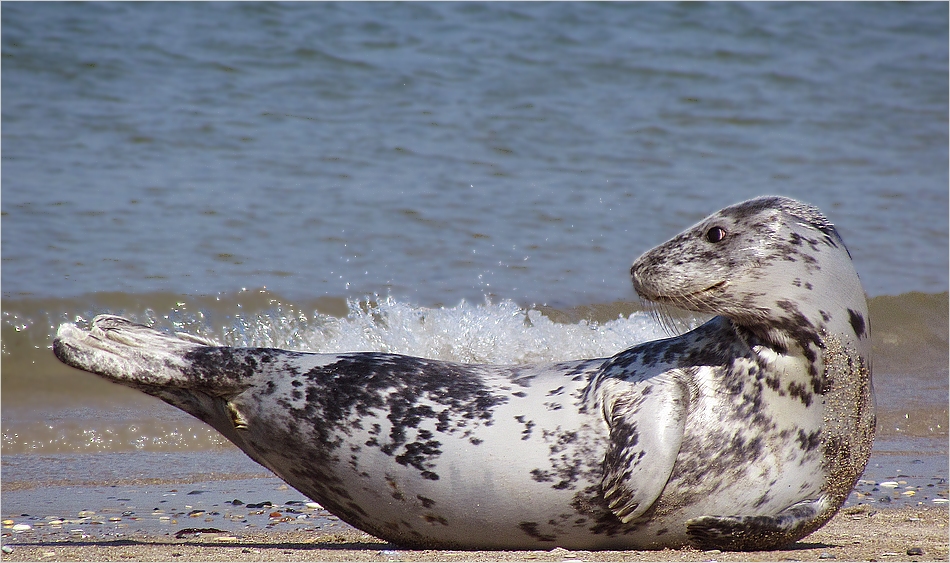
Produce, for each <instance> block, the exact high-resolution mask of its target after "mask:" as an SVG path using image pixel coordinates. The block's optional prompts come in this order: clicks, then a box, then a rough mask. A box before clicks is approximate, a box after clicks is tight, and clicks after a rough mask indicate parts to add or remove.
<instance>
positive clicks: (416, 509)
mask: <svg viewBox="0 0 950 563" xmlns="http://www.w3.org/2000/svg"><path fill="white" fill-rule="evenodd" d="M631 275H632V278H633V283H634V288H635V289H636V291H637V292H638V293H639V294H640V295H641V296H642V297H644V298H646V299H650V300H653V301H656V302H659V303H662V304H670V305H675V306H678V307H682V308H686V309H689V310H693V311H699V312H704V313H712V314H715V315H716V316H715V317H714V318H713V319H712V320H710V321H709V322H707V323H705V324H704V325H702V326H700V327H698V328H697V329H695V330H693V331H690V332H688V333H686V334H684V335H681V336H678V337H674V338H669V339H665V340H660V341H655V342H648V343H644V344H640V345H638V346H634V347H633V348H630V349H629V350H625V351H623V352H620V353H619V354H617V355H615V356H613V357H611V358H601V359H591V360H576V361H570V362H562V363H558V364H549V365H529V366H490V365H464V364H457V363H452V362H442V361H435V360H428V359H424V358H414V357H408V356H400V355H395V354H381V353H342V354H306V353H302V352H292V351H285V350H277V349H272V348H228V347H222V346H218V345H215V344H214V343H212V342H208V341H205V340H202V339H199V338H196V337H192V336H188V335H182V334H178V335H169V334H165V333H162V332H159V331H156V330H152V329H150V328H148V327H145V326H142V325H138V324H134V323H132V322H130V321H127V320H125V319H122V318H119V317H114V316H109V315H101V316H99V317H97V318H96V319H95V320H94V321H93V323H92V327H91V329H90V330H89V331H84V330H81V329H79V328H77V327H75V326H73V325H71V324H66V325H63V326H61V327H60V330H59V333H58V336H57V338H56V340H55V341H54V345H53V350H54V352H55V353H56V355H57V357H59V358H60V359H61V360H62V361H64V362H65V363H67V364H69V365H71V366H74V367H77V368H79V369H83V370H86V371H90V372H93V373H97V374H99V375H101V376H103V377H105V378H107V379H110V380H112V381H115V382H117V383H120V384H123V385H127V386H130V387H133V388H136V389H139V390H141V391H144V392H145V393H148V394H150V395H154V396H156V397H159V398H161V399H162V400H164V401H166V402H168V403H170V404H172V405H174V406H176V407H178V408H181V409H182V410H185V411H186V412H189V413H190V414H192V415H194V416H196V417H198V418H200V419H201V420H203V421H205V422H207V423H208V424H210V425H211V426H213V427H214V428H216V429H217V430H218V431H220V432H221V433H222V434H223V435H224V436H226V437H227V438H228V439H229V440H231V441H232V442H234V443H235V444H236V445H237V446H238V447H239V448H241V449H242V450H243V451H244V452H246V453H247V454H248V455H249V456H250V457H251V458H253V459H254V460H256V461H258V462H259V463H261V464H262V465H264V466H265V467H267V468H269V469H271V470H272V471H273V472H274V473H275V474H277V475H278V476H279V477H280V478H281V479H283V480H285V481H286V482H287V483H288V484H290V485H292V486H293V487H295V488H296V489H297V490H299V491H300V492H302V493H304V494H306V495H307V496H309V497H310V498H312V499H314V500H316V501H317V502H319V503H321V504H322V505H323V506H325V507H326V508H327V509H328V510H330V511H331V512H333V513H334V514H336V515H337V516H339V517H340V518H341V519H343V520H344V521H346V522H348V523H350V524H352V525H353V526H355V527H357V528H360V529H362V530H365V531H367V532H370V533H372V534H373V535H376V536H378V537H381V538H384V539H386V540H389V541H391V542H393V543H395V544H398V545H402V546H411V547H416V548H442V549H550V548H552V547H554V546H560V547H564V548H568V549H658V548H663V547H679V546H684V545H692V546H697V547H701V548H719V549H741V550H757V549H774V548H778V547H781V546H783V545H786V544H788V543H790V542H793V541H795V540H797V539H799V538H801V537H803V536H805V535H807V534H809V533H811V532H812V531H814V530H815V529H817V528H818V527H820V526H821V525H822V524H824V523H825V522H827V521H828V519H830V518H831V517H832V516H834V514H835V512H836V511H837V510H838V508H839V507H840V506H841V504H842V503H843V502H844V500H845V499H846V498H847V496H848V493H849V492H850V490H851V489H852V487H853V486H854V483H855V481H856V480H857V478H858V477H859V476H860V475H861V473H862V471H863V469H864V467H865V464H866V463H867V459H868V455H869V454H870V450H871V442H872V438H873V432H874V400H873V392H872V387H871V372H870V370H871V362H870V338H869V320H868V314H867V304H866V300H865V295H864V291H863V289H862V287H861V283H860V281H859V280H858V277H857V274H856V273H855V270H854V267H853V265H852V263H851V258H850V255H849V253H848V251H847V249H846V248H845V245H844V243H843V241H842V240H841V237H840V236H839V235H838V233H837V231H836V230H835V228H834V226H833V225H832V224H831V223H830V222H829V221H828V220H827V218H825V216H824V215H822V214H821V212H820V211H819V210H818V209H816V208H814V207H811V206H808V205H805V204H802V203H799V202H797V201H794V200H791V199H787V198H781V197H763V198H757V199H754V200H749V201H746V202H743V203H740V204H737V205H734V206H731V207H727V208H725V209H723V210H721V211H719V212H718V213H716V214H713V215H712V216H710V217H708V218H707V219H705V220H703V221H702V222H700V223H698V224H697V225H695V226H694V227H692V228H690V229H688V230H687V231H684V232H683V233H682V234H680V235H678V236H677V237H675V238H674V239H672V240H671V241H669V242H667V243H664V244H663V245H660V246H659V247H657V248H655V249H653V250H651V251H649V252H647V253H646V254H644V255H643V256H641V257H640V258H639V259H638V260H637V261H636V262H635V263H634V266H633V268H632V269H631Z"/></svg>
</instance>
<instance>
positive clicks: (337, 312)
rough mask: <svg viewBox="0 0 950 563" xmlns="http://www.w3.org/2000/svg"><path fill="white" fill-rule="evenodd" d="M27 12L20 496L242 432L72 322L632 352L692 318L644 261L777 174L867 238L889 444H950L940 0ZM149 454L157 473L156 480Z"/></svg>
mask: <svg viewBox="0 0 950 563" xmlns="http://www.w3.org/2000/svg"><path fill="white" fill-rule="evenodd" d="M0 18H2V57H3V58H2V61H3V68H2V72H3V76H2V78H3V80H2V98H0V103H2V124H3V127H2V198H0V208H2V211H0V228H2V236H0V245H2V247H0V254H2V256H0V257H2V265H0V290H2V319H0V331H2V333H0V336H2V394H0V402H2V411H0V413H2V427H3V428H2V433H3V436H2V454H3V466H2V468H3V481H4V484H5V486H6V484H7V483H9V482H17V481H23V482H25V481H29V480H36V479H40V480H43V479H45V480H48V481H50V482H53V481H56V482H59V481H62V480H66V481H70V480H73V481H83V480H84V479H87V476H85V474H83V473H82V470H81V469H79V468H78V467H76V464H75V463H70V462H69V461H68V459H69V456H89V455H103V456H111V455H120V454H125V453H130V452H142V453H143V455H144V454H145V453H148V454H149V455H153V454H154V455H159V454H163V453H164V454H167V455H169V456H172V455H181V454H182V452H204V453H206V454H207V455H211V456H214V455H222V456H225V453H226V452H232V449H233V447H231V446H229V445H228V444H226V443H225V442H224V440H223V439H222V438H221V437H220V436H218V435H217V434H215V433H214V432H213V431H212V430H210V429H209V428H207V427H206V426H204V425H203V424H201V423H199V422H198V421H196V420H194V419H191V418H189V417H188V416H187V415H184V414H182V413H179V412H178V411H176V410H175V409H173V408H172V407H168V406H166V405H164V404H162V403H160V402H158V401H156V400H153V399H151V398H149V397H146V396H144V395H141V394H138V393H135V392H132V391H128V390H126V389H122V388H119V387H117V386H113V385H110V384H107V383H105V382H102V381H99V380H98V379H97V378H95V377H94V376H91V375H88V374H82V373H79V372H77V371H74V370H71V369H69V368H66V367H64V366H62V365H60V364H59V363H58V362H57V361H56V360H55V358H53V356H52V353H51V352H50V344H51V341H52V337H53V335H54V334H55V329H56V327H57V326H58V325H59V324H60V323H62V322H78V323H80V324H82V323H85V322H87V321H89V320H91V318H92V316H94V315H95V314H97V313H101V312H112V313H118V314H123V315H127V316H130V317H133V318H135V319H136V320H139V321H143V322H153V323H156V324H157V325H158V326H162V327H165V328H168V329H174V330H184V331H188V332H194V333H199V334H203V335H205V336H208V337H211V338H215V339H217V340H219V341H221V342H224V343H228V344H234V345H266V346H278V347H283V348H293V349H301V350H311V351H342V350H385V351H393V352H402V353H410V354H417V355H424V356H429V357H439V358H445V359H453V360H458V361H487V362H497V363H523V362H531V361H547V360H556V359H563V358H574V357H582V356H588V357H595V356H605V355H612V354H614V353H616V352H618V351H620V350H623V349H624V348H626V347H629V346H630V345H632V344H635V343H638V342H641V341H644V340H650V339H654V338H659V337H664V336H667V335H668V334H669V333H668V332H667V329H666V328H665V327H663V326H660V325H659V324H658V323H657V322H656V320H655V319H654V318H653V317H652V316H651V315H650V314H649V313H648V312H646V311H645V309H644V306H643V305H642V304H641V303H639V301H638V300H637V298H636V296H635V295H634V294H633V291H632V289H631V287H630V283H629V274H628V270H629V267H630V264H631V263H632V261H633V260H634V259H635V258H636V257H637V256H638V255H639V254H640V253H642V252H644V251H646V250H647V249H649V248H650V247H652V246H654V245H656V244H659V243H662V242H663V241H665V240H667V239H668V238H670V237H671V236H673V235H674V234H676V233H677V232H679V231H681V230H682V229H684V228H686V227H688V226H690V225H691V224H693V223H694V222H696V221H698V220H700V219H702V218H703V217H704V216H706V215H708V214H710V213H712V212H714V211H716V210H718V209H719V208H721V207H724V206H726V205H729V204H732V203H735V202H737V201H741V200H743V199H747V198H750V197H754V196H757V195H762V194H782V195H788V196H791V197H795V198H797V199H801V200H803V201H807V202H809V203H812V204H815V205H818V206H819V207H820V208H822V209H823V210H824V211H825V213H826V214H827V215H828V216H829V218H830V219H831V220H832V221H833V222H834V223H835V224H836V225H837V227H838V229H839V231H840V232H841V234H842V236H843V237H844V239H845V241H846V243H847V244H848V247H849V249H850V251H851V254H852V256H853V258H854V261H855V265H856V267H857V270H858V272H859V274H860V275H861V278H862V281H863V283H864V286H865V289H866V291H867V292H868V294H869V297H870V304H871V330H872V336H873V339H874V351H875V363H874V377H875V386H876V391H877V401H878V408H879V435H880V436H882V437H883V438H884V439H883V441H881V443H882V444H886V446H881V447H882V448H884V449H883V450H882V449H880V448H879V449H878V450H876V452H875V455H877V456H879V457H880V456H886V455H888V454H889V453H890V454H895V455H897V453H900V454H901V455H904V454H906V453H907V452H910V451H913V452H923V453H921V454H920V455H928V456H937V457H938V458H939V457H940V456H942V457H943V458H946V456H947V446H946V441H947V422H948V413H947V405H948V391H947V379H948V336H947V335H948V298H947V296H948V294H947V291H948V271H950V266H948V255H950V250H948V246H950V245H948V240H950V229H948V184H950V177H948V134H947V122H948V108H947V100H948V99H950V94H948V85H947V79H946V77H947V73H948V49H947V44H948V28H950V27H948V13H947V9H946V6H945V5H943V4H939V3H912V4H878V3H873V4H869V3H847V4H840V3H835V4H824V3H791V4H786V3H781V4H772V3H769V4H741V3H722V4H718V3H717V4H670V3H633V4H627V3H608V4H592V3H553V4H552V3H527V4H522V3H519V4H508V3H484V4H482V3H439V4H428V3H397V4H390V3H371V4H363V3H319V4H309V3H291V4H281V3H264V4H259V3H200V4H193V3H148V4H131V3H93V4H78V3H36V4H34V3H8V4H4V5H3V6H2V9H0ZM701 320H702V319H699V318H695V317H691V316H688V315H687V316H684V317H683V318H682V319H681V320H680V325H681V326H680V328H681V329H682V330H685V329H687V328H689V327H690V326H694V325H695V324H696V323H698V322H700V321H701ZM216 453H217V454H216ZM227 455H230V453H228V454H227ZM64 456H65V457H64ZM146 458H147V459H148V460H149V461H148V462H142V463H139V464H135V462H132V461H128V462H127V463H131V464H132V465H131V466H125V467H126V468H127V472H128V473H134V474H136V475H138V474H143V475H147V474H150V472H158V471H159V469H158V468H156V467H154V463H153V461H152V460H154V457H148V456H145V457H143V458H142V459H146ZM77 459H78V458H77ZM110 459H111V458H110ZM123 459H128V460H133V459H138V458H136V457H135V456H127V457H126V458H123ZM117 471H118V472H119V473H122V471H123V470H122V469H121V468H120V469H117ZM196 471H199V470H198V469H196ZM110 478H111V477H110Z"/></svg>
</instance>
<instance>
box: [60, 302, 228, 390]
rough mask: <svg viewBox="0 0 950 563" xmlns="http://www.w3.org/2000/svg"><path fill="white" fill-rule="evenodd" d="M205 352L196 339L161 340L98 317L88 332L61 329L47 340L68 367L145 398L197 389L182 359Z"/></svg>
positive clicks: (156, 333)
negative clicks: (147, 394) (141, 393)
mask: <svg viewBox="0 0 950 563" xmlns="http://www.w3.org/2000/svg"><path fill="white" fill-rule="evenodd" d="M209 346H215V344H214V343H213V342H211V341H208V340H205V339H203V338H200V337H196V336H190V335H186V334H180V333H179V334H176V335H172V334H166V333H163V332H160V331H158V330H154V329H152V328H149V327H147V326H145V325H141V324H137V323H133V322H132V321H129V320H127V319H123V318H122V317H117V316H113V315H99V316H97V317H96V318H95V319H93V321H92V326H91V327H90V329H89V330H88V331H84V330H82V329H80V328H79V327H77V326H75V325H72V324H63V325H61V326H60V327H59V330H58V331H57V334H56V338H55V339H54V340H53V353H54V354H55V355H56V357H57V358H59V360H60V361H62V362H63V363H65V364H67V365H69V366H72V367H74V368H77V369H81V370H83V371H88V372H91V373H95V374H97V375H100V376H102V377H104V378H106V379H109V380H110V381H113V382H115V383H119V384H122V385H126V386H128V387H134V388H136V389H140V390H143V391H146V392H149V391H150V390H155V389H157V388H169V387H172V388H175V387H177V388H184V389H193V388H198V387H201V385H200V383H201V382H200V381H198V380H196V378H195V377H194V374H192V373H191V372H192V371H193V370H192V369H191V365H192V362H191V361H190V360H189V359H188V357H187V356H188V354H189V353H192V352H195V351H196V350H198V349H201V348H207V347H209ZM219 383H220V382H219ZM223 387H224V388H222V389H218V391H219V392H222V393H227V392H231V391H233V390H232V389H228V387H229V386H228V385H226V384H225V385H224V386H223ZM150 394H151V393H150Z"/></svg>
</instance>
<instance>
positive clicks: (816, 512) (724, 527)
mask: <svg viewBox="0 0 950 563" xmlns="http://www.w3.org/2000/svg"><path fill="white" fill-rule="evenodd" d="M826 505H827V503H826V502H824V501H823V500H818V501H809V502H801V503H798V504H795V505H793V506H791V507H789V508H787V509H785V510H783V511H781V512H779V513H778V514H776V515H774V516H701V517H699V518H693V519H692V520H688V521H687V522H686V533H687V535H688V536H689V538H690V540H691V542H692V543H693V544H694V545H695V546H696V547H698V548H700V549H714V548H715V549H722V550H725V551H748V550H756V549H761V546H762V545H763V542H766V543H768V544H771V545H776V546H780V545H782V544H783V543H791V542H793V541H795V540H797V539H798V538H800V537H802V536H803V535H805V534H808V533H810V532H811V530H814V529H817V528H819V527H820V526H821V525H822V524H824V522H825V520H827V518H821V515H822V513H826V514H828V516H829V517H830V516H832V515H834V511H833V510H831V511H829V510H827V509H828V507H827V506H826ZM783 538H786V539H784V540H783Z"/></svg>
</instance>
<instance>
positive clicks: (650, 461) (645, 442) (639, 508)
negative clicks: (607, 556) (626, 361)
mask: <svg viewBox="0 0 950 563" xmlns="http://www.w3.org/2000/svg"><path fill="white" fill-rule="evenodd" d="M603 385H604V388H605V393H604V399H603V400H604V403H603V405H604V418H605V420H606V421H607V425H608V426H609V427H610V444H609V445H608V446H607V453H606V456H605V457H604V477H603V480H602V481H601V490H602V491H603V494H604V499H605V500H606V501H607V505H608V506H609V507H610V510H611V511H613V513H614V514H615V515H616V516H617V517H618V518H620V520H621V521H622V522H623V523H625V524H626V523H628V522H630V521H632V520H633V519H635V518H637V517H639V516H640V515H642V514H643V513H644V512H646V511H647V509H649V508H650V507H651V506H652V505H653V503H654V502H656V499H657V498H658V497H659V496H660V493H662V492H663V489H664V487H666V483H667V481H668V480H669V478H670V474H671V473H672V472H673V464H674V462H675V461H676V456H677V455H678V454H679V451H680V445H681V444H682V442H683V427H684V425H685V420H686V415H685V404H684V403H685V400H684V398H683V396H682V393H681V389H680V387H679V385H675V384H672V383H670V382H667V383H665V384H658V383H656V382H654V381H651V380H646V381H638V382H633V383H631V382H626V381H611V382H604V384H603Z"/></svg>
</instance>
